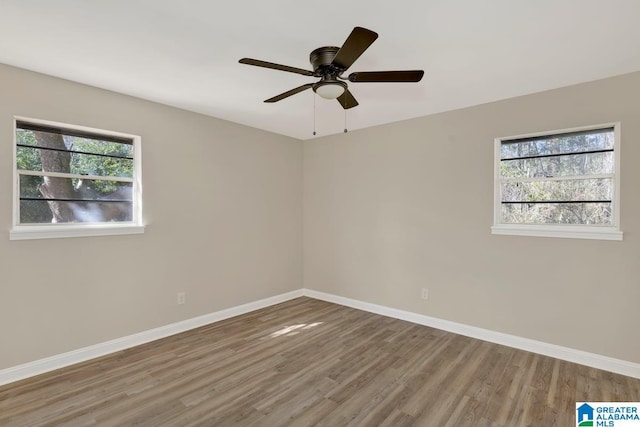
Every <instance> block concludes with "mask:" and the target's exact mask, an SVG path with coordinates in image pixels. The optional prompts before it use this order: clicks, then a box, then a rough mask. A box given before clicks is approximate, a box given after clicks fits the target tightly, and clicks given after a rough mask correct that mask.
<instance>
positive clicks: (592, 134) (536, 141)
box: [492, 124, 622, 240]
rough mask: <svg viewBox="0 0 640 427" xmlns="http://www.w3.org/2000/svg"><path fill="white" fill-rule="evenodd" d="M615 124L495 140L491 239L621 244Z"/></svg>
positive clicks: (617, 139) (617, 132)
mask: <svg viewBox="0 0 640 427" xmlns="http://www.w3.org/2000/svg"><path fill="white" fill-rule="evenodd" d="M619 134H620V132H619V124H610V125H601V126H594V127H588V128H580V129H569V130H564V131H555V132H552V133H544V134H535V135H526V136H517V137H509V138H498V139H496V140H495V190H494V199H495V200H494V203H495V205H494V225H493V227H492V233H493V234H515V235H525V236H550V237H574V238H586V239H605V240H622V232H621V231H620V229H619V205H620V203H619V194H620V193H619V188H620V186H619V176H620V174H619V159H620V147H619V140H620V138H619Z"/></svg>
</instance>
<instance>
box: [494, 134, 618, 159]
mask: <svg viewBox="0 0 640 427" xmlns="http://www.w3.org/2000/svg"><path fill="white" fill-rule="evenodd" d="M613 143H614V133H613V129H607V130H593V131H589V132H588V133H585V132H580V133H577V134H571V133H569V134H566V135H550V136H548V137H536V138H530V139H523V140H519V141H518V142H510V141H504V142H503V143H502V145H501V156H500V158H501V159H511V158H520V157H528V156H548V155H552V154H562V153H577V152H578V153H579V152H584V151H594V150H609V149H613Z"/></svg>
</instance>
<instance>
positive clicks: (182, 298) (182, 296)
mask: <svg viewBox="0 0 640 427" xmlns="http://www.w3.org/2000/svg"><path fill="white" fill-rule="evenodd" d="M185 302H187V295H186V294H185V293H184V292H178V304H184V303H185Z"/></svg>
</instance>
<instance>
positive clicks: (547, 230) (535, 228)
mask: <svg viewBox="0 0 640 427" xmlns="http://www.w3.org/2000/svg"><path fill="white" fill-rule="evenodd" d="M602 128H613V132H614V146H613V153H614V176H613V185H614V189H613V199H612V201H611V208H612V212H611V221H612V223H611V225H610V226H609V225H570V224H506V223H502V222H501V220H502V185H501V183H502V181H501V177H500V154H501V147H502V142H503V141H509V140H513V139H521V138H533V137H540V136H550V135H561V134H563V133H571V132H580V131H589V130H596V129H602ZM493 199H494V205H493V226H492V227H491V233H492V234H498V235H514V236H535V237H560V238H574V239H597V240H622V236H623V233H622V230H620V123H619V122H615V123H605V124H599V125H593V126H583V127H577V128H571V129H560V130H554V131H547V132H539V133H531V134H526V135H516V136H508V137H501V138H496V139H495V140H494V190H493Z"/></svg>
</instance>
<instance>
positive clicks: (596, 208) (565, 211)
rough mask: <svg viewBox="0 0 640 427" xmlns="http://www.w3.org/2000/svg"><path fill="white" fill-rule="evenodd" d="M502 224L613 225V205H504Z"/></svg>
mask: <svg viewBox="0 0 640 427" xmlns="http://www.w3.org/2000/svg"><path fill="white" fill-rule="evenodd" d="M502 222H503V223H506V224H585V225H611V203H544V204H535V203H523V204H503V205H502Z"/></svg>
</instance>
